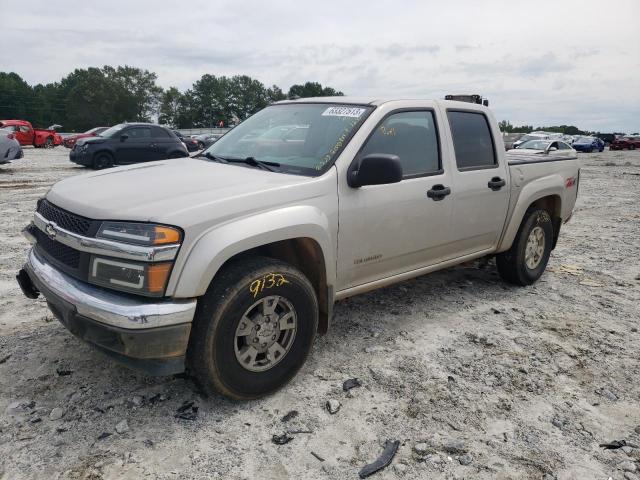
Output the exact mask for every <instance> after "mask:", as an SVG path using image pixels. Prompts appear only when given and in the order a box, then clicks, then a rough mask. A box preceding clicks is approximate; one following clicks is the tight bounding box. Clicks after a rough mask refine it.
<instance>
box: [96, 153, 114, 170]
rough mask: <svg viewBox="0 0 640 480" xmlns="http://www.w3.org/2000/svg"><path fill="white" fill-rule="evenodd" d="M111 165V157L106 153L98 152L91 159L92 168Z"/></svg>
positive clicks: (99, 168) (97, 168)
mask: <svg viewBox="0 0 640 480" xmlns="http://www.w3.org/2000/svg"><path fill="white" fill-rule="evenodd" d="M109 167H113V157H112V156H111V155H109V154H108V153H98V154H97V155H96V156H95V157H94V159H93V169H94V170H102V169H103V168H109Z"/></svg>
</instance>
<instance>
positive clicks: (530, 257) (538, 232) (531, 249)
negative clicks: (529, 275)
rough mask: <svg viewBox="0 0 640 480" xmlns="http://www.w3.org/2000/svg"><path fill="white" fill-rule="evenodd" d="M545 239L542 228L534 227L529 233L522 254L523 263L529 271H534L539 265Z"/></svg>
mask: <svg viewBox="0 0 640 480" xmlns="http://www.w3.org/2000/svg"><path fill="white" fill-rule="evenodd" d="M544 247H545V238H544V230H542V227H539V226H536V227H534V228H533V230H531V232H530V233H529V237H528V238H527V246H526V248H525V252H524V262H525V264H526V265H527V267H528V268H529V270H534V269H535V268H537V267H538V265H540V262H541V261H542V256H543V255H544Z"/></svg>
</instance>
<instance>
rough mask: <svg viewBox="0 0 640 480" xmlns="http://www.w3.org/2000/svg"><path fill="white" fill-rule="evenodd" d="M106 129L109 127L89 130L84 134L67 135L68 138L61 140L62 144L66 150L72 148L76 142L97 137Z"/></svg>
mask: <svg viewBox="0 0 640 480" xmlns="http://www.w3.org/2000/svg"><path fill="white" fill-rule="evenodd" d="M108 128H109V127H95V128H92V129H91V130H87V131H86V132H84V133H76V134H75V135H69V136H68V137H64V140H62V144H63V145H64V146H65V147H67V148H73V146H74V145H75V144H76V142H77V141H78V140H80V139H81V138H87V137H97V136H99V135H100V134H101V133H102V132H104V131H105V130H107V129H108Z"/></svg>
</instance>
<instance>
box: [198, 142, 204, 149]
mask: <svg viewBox="0 0 640 480" xmlns="http://www.w3.org/2000/svg"><path fill="white" fill-rule="evenodd" d="M198 150H204V143H203V142H198Z"/></svg>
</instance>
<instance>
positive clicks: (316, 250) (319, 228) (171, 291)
mask: <svg viewBox="0 0 640 480" xmlns="http://www.w3.org/2000/svg"><path fill="white" fill-rule="evenodd" d="M296 220H299V221H300V223H294V224H293V225H292V224H291V222H295V221H296ZM310 220H315V223H309V221H310ZM302 222H304V223H302ZM265 225H271V227H272V228H271V229H270V230H269V231H264V226H265ZM334 251H335V249H334V242H333V241H332V237H331V235H330V234H329V220H328V219H327V218H326V216H325V215H324V214H322V213H321V212H320V211H319V210H318V209H316V208H314V207H310V206H295V207H289V208H285V209H282V210H279V211H274V212H267V213H264V214H261V215H257V216H255V217H248V218H245V219H241V220H238V221H235V222H232V223H230V224H226V225H222V226H220V227H219V228H215V229H213V230H210V231H208V232H207V233H206V234H204V235H202V236H201V237H200V238H199V239H198V240H197V241H195V242H194V244H193V246H191V248H190V249H189V251H185V252H182V251H181V252H180V255H179V258H178V260H177V262H176V267H177V268H176V271H175V272H174V274H172V275H171V279H170V281H169V285H168V288H167V295H172V296H174V297H178V298H186V297H200V296H202V295H204V293H205V292H206V291H207V289H208V288H209V286H210V284H211V282H213V281H215V279H216V276H217V275H218V274H219V273H220V271H221V270H222V269H223V268H224V267H225V266H227V265H229V264H230V263H232V262H234V261H236V260H238V259H240V258H245V257H247V256H251V255H259V256H267V257H272V258H275V259H279V260H282V261H284V262H287V263H289V264H291V265H293V266H294V267H296V268H298V269H299V270H300V271H301V272H302V273H304V274H305V276H306V277H307V278H308V279H309V281H310V282H311V284H312V285H313V287H314V290H315V292H316V295H317V298H318V306H319V310H320V317H319V325H318V331H319V332H320V333H325V332H326V331H327V330H328V328H329V321H330V318H331V312H332V308H333V293H334V290H333V285H334V283H335V258H334V254H333V252H334ZM212 252H215V254H213V255H212ZM180 257H182V258H180Z"/></svg>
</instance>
